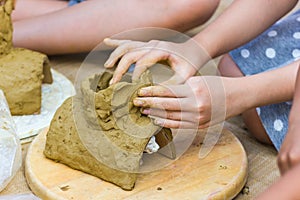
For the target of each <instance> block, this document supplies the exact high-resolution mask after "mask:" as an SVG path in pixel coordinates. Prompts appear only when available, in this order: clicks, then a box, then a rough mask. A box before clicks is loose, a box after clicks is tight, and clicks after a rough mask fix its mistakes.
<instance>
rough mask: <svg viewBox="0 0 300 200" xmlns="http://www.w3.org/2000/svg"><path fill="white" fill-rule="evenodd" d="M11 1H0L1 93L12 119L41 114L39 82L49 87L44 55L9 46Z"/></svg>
mask: <svg viewBox="0 0 300 200" xmlns="http://www.w3.org/2000/svg"><path fill="white" fill-rule="evenodd" d="M13 8H14V2H13V1H12V0H6V1H0V89H2V90H3V92H4V94H5V96H6V99H7V102H8V105H9V108H10V111H11V114H12V115H29V114H37V113H40V108H41V86H42V82H45V83H52V76H51V71H50V66H49V60H48V58H47V56H46V55H44V54H41V53H38V52H34V51H30V50H27V49H22V48H13V46H12V31H13V27H12V22H11V16H10V15H11V12H12V10H13Z"/></svg>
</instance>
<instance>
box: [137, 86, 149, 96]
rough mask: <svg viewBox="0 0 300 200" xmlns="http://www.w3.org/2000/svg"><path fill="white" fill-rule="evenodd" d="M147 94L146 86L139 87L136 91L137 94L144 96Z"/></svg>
mask: <svg viewBox="0 0 300 200" xmlns="http://www.w3.org/2000/svg"><path fill="white" fill-rule="evenodd" d="M147 94H148V90H147V89H146V88H141V89H140V90H139V91H138V95H139V96H145V95H147Z"/></svg>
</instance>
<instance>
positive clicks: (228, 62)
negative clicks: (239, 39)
mask: <svg viewBox="0 0 300 200" xmlns="http://www.w3.org/2000/svg"><path fill="white" fill-rule="evenodd" d="M218 69H219V73H220V75H221V76H226V77H241V76H244V75H243V73H242V72H241V70H240V69H239V68H238V67H237V65H236V64H235V63H234V62H233V60H232V58H231V57H230V56H229V55H225V56H223V57H222V59H221V60H220V63H219V66H218ZM242 117H243V120H244V122H245V124H246V126H247V128H248V129H249V131H250V133H251V134H252V135H253V136H254V137H255V138H256V139H257V140H258V141H260V142H262V143H266V144H272V142H271V140H270V138H269V136H268V134H267V133H266V131H265V128H264V127H263V125H262V123H261V121H260V119H259V116H258V114H257V111H256V109H250V110H248V111H246V112H244V113H243V114H242Z"/></svg>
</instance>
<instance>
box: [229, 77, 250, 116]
mask: <svg viewBox="0 0 300 200" xmlns="http://www.w3.org/2000/svg"><path fill="white" fill-rule="evenodd" d="M223 83H224V89H225V98H226V116H227V118H229V117H233V116H236V115H239V114H241V113H243V112H244V111H246V110H248V109H250V108H251V107H252V105H253V102H252V99H251V98H247V96H249V95H248V94H249V93H248V92H247V90H246V89H245V84H244V77H241V78H225V77H224V78H223ZM245 97H246V98H245Z"/></svg>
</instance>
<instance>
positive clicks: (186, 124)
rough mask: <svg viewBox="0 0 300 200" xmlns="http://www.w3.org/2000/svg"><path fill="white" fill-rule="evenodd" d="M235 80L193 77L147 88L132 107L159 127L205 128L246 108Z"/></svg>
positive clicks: (242, 92)
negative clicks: (150, 118)
mask: <svg viewBox="0 0 300 200" xmlns="http://www.w3.org/2000/svg"><path fill="white" fill-rule="evenodd" d="M236 80H237V79H233V78H224V77H217V76H196V77H191V78H189V79H188V80H187V81H186V82H185V83H184V84H182V85H160V86H150V87H146V88H142V89H140V90H139V92H138V95H139V96H140V97H138V98H136V99H134V104H135V105H136V106H139V107H142V108H143V110H142V113H144V114H146V115H149V116H150V117H151V116H152V117H153V118H154V119H155V120H154V122H155V123H156V124H158V125H160V126H164V127H168V128H180V129H182V128H188V129H196V128H206V127H208V126H211V125H215V124H217V123H220V122H222V121H224V120H225V119H227V118H228V117H231V116H234V115H237V114H239V113H241V112H243V111H244V110H246V109H248V108H247V107H244V106H245V105H247V103H245V102H242V101H244V100H245V99H247V98H239V97H240V96H244V95H245V94H244V92H245V90H244V89H243V87H240V85H241V84H237V83H240V82H236ZM246 92H247V91H246Z"/></svg>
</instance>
